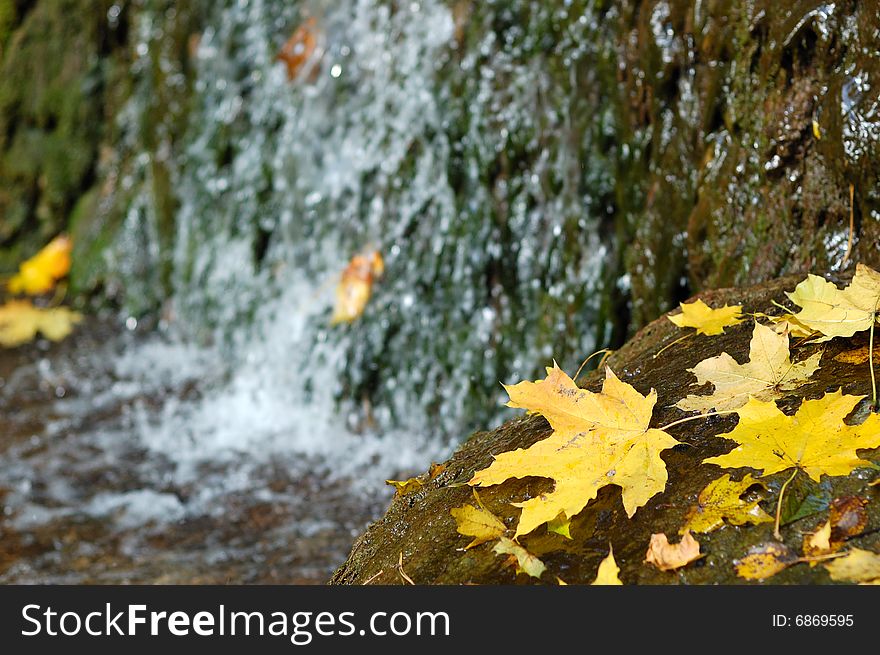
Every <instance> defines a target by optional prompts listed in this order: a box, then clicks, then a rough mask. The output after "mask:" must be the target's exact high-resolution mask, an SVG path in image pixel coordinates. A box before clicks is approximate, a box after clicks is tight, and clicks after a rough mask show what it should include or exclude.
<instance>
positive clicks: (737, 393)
mask: <svg viewBox="0 0 880 655" xmlns="http://www.w3.org/2000/svg"><path fill="white" fill-rule="evenodd" d="M821 356H822V354H821V353H816V354H814V355H812V356H810V357H808V358H807V359H805V360H804V361H802V362H799V363H797V364H794V363H792V361H791V357H790V355H789V350H788V336H787V335H784V334H776V332H774V331H773V330H772V329H770V328H769V327H767V326H766V325H761V324H760V323H755V329H754V331H753V332H752V339H751V342H750V344H749V361H748V362H746V363H745V364H739V363H737V361H736V360H735V359H734V358H733V357H731V356H730V355H728V354H727V353H724V352H723V353H721V354H720V355H718V356H717V357H709V358H708V359H704V360H703V361H701V362H700V363H699V364H697V365H696V366H695V367H694V368H692V369H688V370H689V371H690V372H691V373H693V374H694V375H696V376H697V382H696V384H698V385H702V384H705V383H706V382H711V383H712V385H713V386H714V387H715V389H714V391H713V392H712V395H710V396H695V395H691V396H688V397H687V398H684V399H682V400H680V401H679V402H678V403H676V405H675V406H676V407H678V408H679V409H682V410H684V411H686V412H689V411H698V412H701V413H703V412H707V411H709V410H711V409H713V408H714V409H715V410H716V411H719V412H720V411H724V410H729V409H737V408H739V407H742V406H743V405H744V404H745V403H746V401H747V400H748V399H749V396H754V397H755V398H758V399H760V400H773V399H775V398H780V397H781V396H783V395H784V392H785V391H790V390H792V389H795V388H796V387H798V386H800V385H802V384H803V383H804V382H805V381H806V380H807V378H809V377H810V376H811V375H812V374H813V372H814V371H815V370H816V369H817V368H819V359H820V358H821Z"/></svg>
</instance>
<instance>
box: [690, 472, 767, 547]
mask: <svg viewBox="0 0 880 655" xmlns="http://www.w3.org/2000/svg"><path fill="white" fill-rule="evenodd" d="M755 484H758V485H761V486H763V484H762V483H761V482H760V481H758V480H756V479H755V478H753V477H752V476H751V474H749V475H746V476H745V477H744V478H743V479H742V480H740V481H739V482H737V481H735V480H731V479H730V475H729V474H727V473H725V474H724V475H722V476H721V477H720V478H718V479H717V480H712V482H710V483H709V484H708V485H706V488H705V489H703V490H702V491H701V492H700V495H699V497H698V498H697V504H696V505H695V506H694V507H692V508H691V510H690V512H688V515H687V518H686V519H685V523H684V525H683V526H682V528H681V530H679V533H681V534H683V533H685V532H687V531H688V530H691V531H693V532H711V531H712V530H715V529H717V528H720V527H721V526H722V525H724V521H725V520H726V521H727V522H728V523H730V524H732V525H745V524H746V523H752V524H758V523H766V522H767V521H772V520H773V519H772V518H771V517H770V515H769V514H767V512H765V511H764V510H763V509H761V508H760V507H759V506H758V501H756V500H753V501H744V500H742V499H741V498H740V496H742V495H743V494H744V493H745V491H746V489H748V488H749V487H751V486H753V485H755Z"/></svg>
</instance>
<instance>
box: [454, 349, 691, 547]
mask: <svg viewBox="0 0 880 655" xmlns="http://www.w3.org/2000/svg"><path fill="white" fill-rule="evenodd" d="M505 389H506V390H507V393H508V394H509V395H510V402H508V403H507V404H508V406H509V407H517V408H521V409H527V410H530V411H533V412H537V413H540V414H541V415H543V416H544V418H546V419H547V421H548V422H549V423H550V426H551V427H552V428H553V434H552V435H550V437H548V438H546V439H544V440H542V441H539V442H537V443H536V444H534V445H532V446H531V447H529V448H526V449H522V448H519V449H517V450H514V451H511V452H506V453H501V454H500V455H496V456H495V461H494V462H492V464H491V465H490V466H489V467H488V468H485V469H483V470H481V471H477V472H476V473H474V476H473V477H472V478H471V480H470V481H469V484H471V485H475V486H483V487H485V486H488V485H493V484H500V483H502V482H504V481H505V480H508V479H510V478H525V477H530V476H537V477H545V478H551V479H553V480H554V481H555V483H556V484H555V487H554V489H553V491H550V492H548V493H544V494H541V495H539V496H537V497H535V498H531V499H529V500H527V501H525V502H522V503H516V506H517V507H521V508H522V510H523V511H522V514H521V516H520V519H519V524H518V525H517V528H516V536H519V535H523V534H527V533H529V532H531V531H532V530H534V529H535V528H537V527H538V526H539V525H542V524H544V523H547V522H548V521H553V520H554V519H556V518H557V517H558V516H559V514H560V513H564V514H565V516H575V515H576V514H577V513H578V512H580V511H581V510H582V509H583V508H584V507H585V506H586V504H587V503H588V502H590V501H591V500H592V499H593V498H595V497H596V494H597V493H598V491H599V489H601V488H602V487H605V486H607V485H610V484H616V485H618V486H619V487H621V489H622V492H623V506H624V508H625V509H626V513H627V516H632V515H633V514H634V513H635V511H636V509H638V508H639V507H641V506H642V505H644V504H645V503H646V502H648V499H649V498H651V497H652V496H654V495H655V494H657V493H660V492H661V491H663V489H664V488H665V486H666V479H667V473H666V464H665V463H664V462H663V460H662V459H661V458H660V452H661V451H663V450H666V449H668V448H672V447H673V446H675V445H677V444H678V441H676V440H675V439H673V438H672V437H671V436H670V435H668V434H667V433H666V432H663V431H662V430H657V429H650V428H649V427H648V424H649V423H650V421H651V414H652V412H653V409H654V405H655V403H656V402H657V392H656V391H654V390H653V389H652V390H651V392H650V393H649V394H648V395H647V396H643V395H641V394H640V393H639V392H638V391H636V390H635V389H634V388H633V387H631V386H630V385H628V384H626V383H625V382H622V381H620V380H619V379H618V378H617V376H616V375H614V372H613V371H612V370H611V369H610V368H606V369H605V382H604V384H603V385H602V392H601V393H592V392H590V391H586V390H584V389H580V388H578V386H577V385H576V384H575V383H574V381H572V379H571V378H570V377H568V375H566V374H565V373H564V372H563V371H562V370H561V369H560V368H559V367H558V366H557V365H556V363H555V362H554V365H553V368H548V369H547V377H546V378H545V379H544V380H540V381H538V382H520V383H519V384H515V385H513V386H505Z"/></svg>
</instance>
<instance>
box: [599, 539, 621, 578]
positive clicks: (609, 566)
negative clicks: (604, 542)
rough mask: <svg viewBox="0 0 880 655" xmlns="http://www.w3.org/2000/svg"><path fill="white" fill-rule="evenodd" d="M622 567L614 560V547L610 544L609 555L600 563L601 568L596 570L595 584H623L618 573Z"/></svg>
mask: <svg viewBox="0 0 880 655" xmlns="http://www.w3.org/2000/svg"><path fill="white" fill-rule="evenodd" d="M619 574H620V567H619V566H617V562H616V561H614V549H613V548H611V546H610V545H609V546H608V556H607V557H606V558H605V559H603V560H602V561H601V562H600V563H599V570H598V571H597V572H596V579H595V580H593V585H596V586H598V585H622V584H623V583H622V582H621V581H620V578H619V577H618V575H619Z"/></svg>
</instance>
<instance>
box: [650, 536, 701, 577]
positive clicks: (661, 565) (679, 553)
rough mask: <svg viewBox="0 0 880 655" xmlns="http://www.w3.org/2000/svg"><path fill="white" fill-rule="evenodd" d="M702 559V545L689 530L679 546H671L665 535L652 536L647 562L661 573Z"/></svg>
mask: <svg viewBox="0 0 880 655" xmlns="http://www.w3.org/2000/svg"><path fill="white" fill-rule="evenodd" d="M701 557H702V555H700V544H699V542H698V541H697V540H696V539H694V536H693V535H692V534H691V533H690V530H688V531H687V532H685V533H684V536H683V537H682V538H681V541H680V542H679V543H677V544H670V543H669V539H668V538H667V537H666V535H665V534H664V533H660V534H652V535H651V543H650V544H649V545H648V552H647V554H646V555H645V562H646V563H648V564H653V565H654V566H656V567H657V568H658V569H660V570H661V571H672V570H674V569H678V568H681V567H682V566H685V565H686V564H689V563H690V562H693V561H694V560H697V559H700V558H701Z"/></svg>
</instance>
